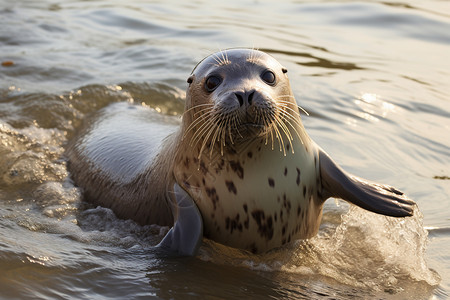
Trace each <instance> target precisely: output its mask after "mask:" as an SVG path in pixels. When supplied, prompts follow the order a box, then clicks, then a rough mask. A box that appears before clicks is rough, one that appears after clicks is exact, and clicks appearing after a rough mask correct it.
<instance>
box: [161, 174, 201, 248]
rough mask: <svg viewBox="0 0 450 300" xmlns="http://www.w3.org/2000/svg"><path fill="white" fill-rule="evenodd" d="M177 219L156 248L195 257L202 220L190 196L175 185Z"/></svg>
mask: <svg viewBox="0 0 450 300" xmlns="http://www.w3.org/2000/svg"><path fill="white" fill-rule="evenodd" d="M173 190H174V193H175V198H176V201H177V204H178V208H177V209H178V217H177V219H176V221H175V224H174V225H173V227H172V228H171V229H170V230H169V232H168V233H167V234H166V236H165V237H164V238H163V240H162V241H161V242H160V243H159V244H158V246H157V247H159V248H163V249H167V250H169V251H171V252H175V253H177V254H178V255H182V256H194V255H196V253H197V251H198V248H200V245H201V242H202V238H203V219H202V216H201V214H200V211H199V210H198V208H197V205H196V204H195V203H194V200H192V198H191V196H189V194H188V193H186V191H185V190H183V189H182V188H181V187H180V186H179V185H178V184H177V183H175V184H174V187H173Z"/></svg>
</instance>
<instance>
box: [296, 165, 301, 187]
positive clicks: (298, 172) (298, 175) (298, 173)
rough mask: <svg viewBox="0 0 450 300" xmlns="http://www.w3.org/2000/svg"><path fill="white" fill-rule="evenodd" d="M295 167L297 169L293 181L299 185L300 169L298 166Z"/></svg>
mask: <svg viewBox="0 0 450 300" xmlns="http://www.w3.org/2000/svg"><path fill="white" fill-rule="evenodd" d="M296 169H297V179H296V180H295V182H296V183H297V185H298V186H299V185H300V169H299V168H296Z"/></svg>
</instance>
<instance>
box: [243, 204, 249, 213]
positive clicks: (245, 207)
mask: <svg viewBox="0 0 450 300" xmlns="http://www.w3.org/2000/svg"><path fill="white" fill-rule="evenodd" d="M242 207H243V208H244V211H245V213H248V212H247V211H248V206H247V204H244V205H242Z"/></svg>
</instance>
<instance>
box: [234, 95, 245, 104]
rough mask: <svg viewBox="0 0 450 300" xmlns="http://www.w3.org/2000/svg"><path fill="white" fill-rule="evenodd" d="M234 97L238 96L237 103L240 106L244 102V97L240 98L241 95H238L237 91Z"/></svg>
mask: <svg viewBox="0 0 450 300" xmlns="http://www.w3.org/2000/svg"><path fill="white" fill-rule="evenodd" d="M235 95H236V98H238V100H239V104H240V105H241V106H242V105H243V104H244V98H242V96H241V95H239V94H238V93H235Z"/></svg>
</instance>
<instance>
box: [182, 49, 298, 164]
mask: <svg viewBox="0 0 450 300" xmlns="http://www.w3.org/2000/svg"><path fill="white" fill-rule="evenodd" d="M286 72H287V70H286V69H285V68H284V67H283V66H282V65H280V63H279V62H278V61H276V60H275V59H274V58H273V57H271V56H269V55H267V54H266V53H264V52H261V51H257V50H251V49H231V50H226V51H223V52H219V53H216V54H213V55H210V56H208V57H207V58H205V59H204V60H203V61H201V62H200V63H199V64H198V65H197V66H196V68H195V69H194V70H193V72H192V74H191V76H190V77H189V79H188V82H189V89H188V98H187V103H186V114H189V116H188V117H187V118H189V124H190V125H189V127H188V128H187V129H186V131H185V134H186V135H191V141H192V144H200V145H201V151H200V155H201V153H202V151H203V150H204V149H205V147H210V148H211V151H213V149H214V145H215V144H216V143H217V144H218V145H220V149H221V152H222V153H223V151H224V146H229V147H225V148H230V147H231V148H233V147H238V146H239V144H240V143H241V142H243V141H244V140H247V141H248V139H251V138H255V137H261V136H266V137H267V138H268V139H271V140H272V144H273V139H274V137H275V138H276V139H279V140H280V139H281V140H282V139H283V138H284V139H286V138H287V139H288V140H290V139H292V134H291V133H290V128H288V126H287V125H286V124H289V123H293V122H295V121H294V120H297V115H298V110H297V107H296V105H294V108H293V107H292V104H295V100H294V99H293V96H292V91H291V88H290V85H289V80H287V74H286ZM243 137H245V139H244V138H243ZM211 146H212V147H211ZM217 149H219V147H217Z"/></svg>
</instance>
